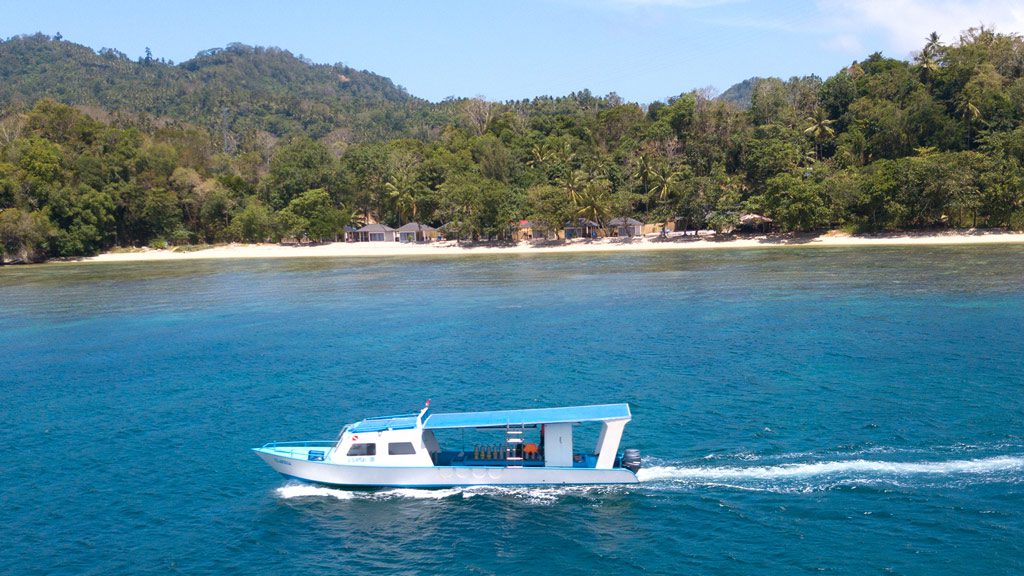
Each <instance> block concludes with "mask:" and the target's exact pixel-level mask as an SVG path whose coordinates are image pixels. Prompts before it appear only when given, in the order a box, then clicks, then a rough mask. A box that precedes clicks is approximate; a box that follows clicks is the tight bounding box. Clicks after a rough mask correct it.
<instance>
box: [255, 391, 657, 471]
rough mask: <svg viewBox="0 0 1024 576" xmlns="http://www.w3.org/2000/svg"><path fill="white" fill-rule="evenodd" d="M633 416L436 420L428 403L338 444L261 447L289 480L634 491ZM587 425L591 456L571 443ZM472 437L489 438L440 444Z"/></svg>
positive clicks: (503, 414) (368, 424) (369, 421)
mask: <svg viewBox="0 0 1024 576" xmlns="http://www.w3.org/2000/svg"><path fill="white" fill-rule="evenodd" d="M631 419H632V415H631V413H630V409H629V404H601V405H590V406H567V407H558V408H532V409H524V410H495V411H487V412H463V413H450V414H434V413H432V412H431V411H430V401H429V400H428V401H427V403H426V405H425V406H424V407H423V409H422V410H420V411H419V412H418V413H411V414H397V415H391V416H377V417H373V418H366V419H364V420H360V421H358V422H356V423H354V424H348V425H346V426H345V427H344V428H342V430H341V433H340V434H339V436H338V438H337V440H328V441H301V442H270V443H267V444H264V445H263V446H261V447H259V448H253V450H254V451H255V452H256V454H257V455H258V456H259V457H260V458H261V459H263V461H264V462H266V463H267V464H269V465H270V467H271V468H273V469H274V470H276V471H277V472H280V473H281V474H283V475H284V476H286V477H288V478H292V479H296V480H301V481H303V482H311V483H315V484H323V485H328V486H334V487H342V488H449V487H457V486H523V485H527V486H544V485H559V486H563V485H586V484H633V483H636V482H638V480H637V475H636V473H637V472H638V471H639V469H640V452H639V450H636V449H629V450H626V451H625V452H624V453H622V454H620V453H619V443H620V441H621V439H622V433H623V429H624V428H625V426H626V424H627V423H629V421H630V420H631ZM588 423H597V424H599V425H600V430H599V433H598V437H597V443H596V445H595V447H594V450H593V452H589V451H584V450H577V449H576V448H575V446H574V444H573V431H574V428H577V427H578V425H581V424H588ZM595 427H596V425H594V424H592V425H590V426H588V428H591V429H593V428H595ZM467 432H468V433H469V434H470V435H471V436H477V437H482V438H483V439H484V440H485V441H483V442H475V443H472V445H471V446H467V445H462V446H460V448H459V449H457V450H456V449H450V448H447V449H446V448H445V447H444V446H442V445H441V444H442V441H443V442H444V443H445V444H446V445H448V444H454V443H455V442H454V441H450V440H449V439H448V438H444V437H445V436H450V435H455V434H458V435H461V436H462V437H463V439H464V437H465V435H466V433H467ZM495 435H497V441H495V442H487V441H486V439H488V438H493V437H494V436H495ZM439 436H440V437H442V438H441V439H439ZM463 441H464V440H463Z"/></svg>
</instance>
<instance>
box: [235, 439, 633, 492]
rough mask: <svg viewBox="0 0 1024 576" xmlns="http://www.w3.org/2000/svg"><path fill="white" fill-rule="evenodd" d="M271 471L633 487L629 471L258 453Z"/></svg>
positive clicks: (361, 480)
mask: <svg viewBox="0 0 1024 576" xmlns="http://www.w3.org/2000/svg"><path fill="white" fill-rule="evenodd" d="M255 452H256V454H257V455H259V457H260V458H262V459H263V461H264V462H266V463H267V464H269V465H270V467H271V468H273V469H274V470H276V471H278V472H280V473H281V474H283V475H285V476H288V477H290V478H296V479H298V480H303V481H306V482H316V483H318V484H328V485H332V486H343V487H389V488H398V487H401V488H448V487H453V486H542V485H554V486H565V485H585V484H635V483H637V482H639V480H638V479H637V477H636V474H634V473H633V472H632V471H630V470H627V469H625V468H611V469H596V468H569V467H552V466H526V467H522V468H517V467H505V466H420V467H412V466H392V467H387V466H367V465H358V466H357V465H349V464H335V463H332V462H329V461H311V460H308V459H302V458H295V457H292V456H289V455H287V454H283V453H282V451H275V450H274V449H272V448H257V449H255Z"/></svg>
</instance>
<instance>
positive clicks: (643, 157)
mask: <svg viewBox="0 0 1024 576" xmlns="http://www.w3.org/2000/svg"><path fill="white" fill-rule="evenodd" d="M633 162H634V165H635V166H634V169H633V173H632V174H631V176H632V177H633V178H635V179H636V180H639V181H640V187H641V188H643V194H644V196H646V195H647V194H649V193H650V191H651V182H652V181H653V180H654V177H655V175H656V174H655V167H654V162H653V161H652V159H651V155H650V154H646V153H641V154H640V155H638V156H637V157H636V159H635V160H634V161H633Z"/></svg>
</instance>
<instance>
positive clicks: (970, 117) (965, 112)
mask: <svg viewBox="0 0 1024 576" xmlns="http://www.w3.org/2000/svg"><path fill="white" fill-rule="evenodd" d="M956 111H957V112H959V113H960V118H962V119H963V121H964V124H966V125H967V147H968V148H970V147H971V146H972V145H973V144H974V124H975V123H976V122H978V121H980V120H981V110H979V109H978V107H977V106H975V104H974V102H972V101H971V99H970V97H968V96H966V95H965V96H963V97H961V98H959V99H958V100H957V103H956Z"/></svg>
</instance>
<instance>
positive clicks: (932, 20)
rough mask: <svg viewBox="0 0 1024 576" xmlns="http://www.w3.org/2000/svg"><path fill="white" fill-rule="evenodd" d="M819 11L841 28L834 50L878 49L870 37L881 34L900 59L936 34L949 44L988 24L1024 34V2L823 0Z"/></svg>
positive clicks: (837, 27)
mask: <svg viewBox="0 0 1024 576" xmlns="http://www.w3.org/2000/svg"><path fill="white" fill-rule="evenodd" d="M818 8H819V10H820V12H821V13H822V14H821V15H822V17H823V18H825V19H826V20H827V21H828V22H829V23H830V27H832V28H833V29H834V30H835V35H836V38H835V39H834V40H833V41H832V42H828V45H829V46H831V47H833V48H836V49H841V50H848V49H851V48H854V47H856V45H857V44H862V45H863V44H867V45H873V43H872V42H865V41H864V39H865V38H866V37H873V36H880V39H881V40H883V41H885V42H887V43H888V46H886V47H885V48H886V50H885V52H887V53H888V54H889V55H890V56H894V57H906V56H909V55H910V54H911V53H912V52H914V51H916V50H920V49H921V47H922V46H924V43H925V37H926V36H927V35H928V34H929V33H931V32H938V33H939V36H940V37H941V38H942V41H943V42H945V43H950V42H954V41H956V40H957V39H958V38H959V36H960V33H961V32H963V31H964V30H966V29H968V28H972V27H976V26H979V25H982V24H983V25H985V26H994V27H995V30H996V31H997V32H1001V33H1018V34H1019V33H1024V4H1021V3H1017V2H1012V1H1008V0H960V1H957V0H818ZM854 41H856V42H854Z"/></svg>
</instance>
